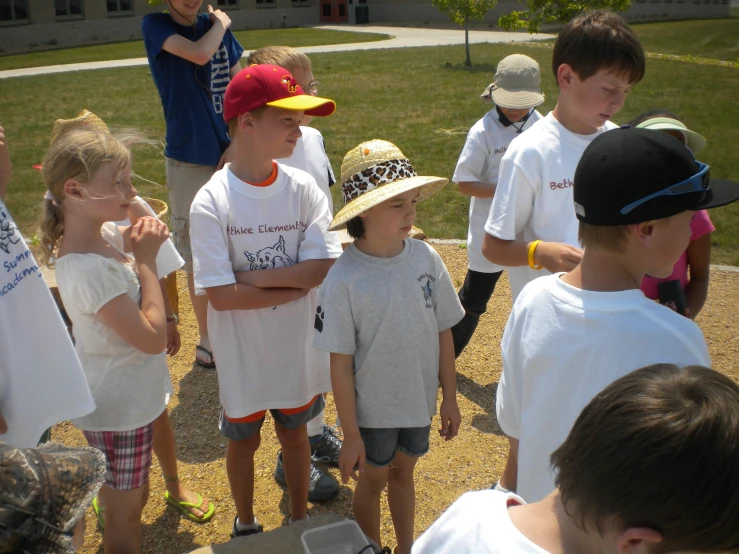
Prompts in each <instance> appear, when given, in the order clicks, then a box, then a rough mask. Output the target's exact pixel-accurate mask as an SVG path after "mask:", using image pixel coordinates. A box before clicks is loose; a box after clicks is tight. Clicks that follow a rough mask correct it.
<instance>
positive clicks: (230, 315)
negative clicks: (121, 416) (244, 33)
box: [190, 65, 341, 536]
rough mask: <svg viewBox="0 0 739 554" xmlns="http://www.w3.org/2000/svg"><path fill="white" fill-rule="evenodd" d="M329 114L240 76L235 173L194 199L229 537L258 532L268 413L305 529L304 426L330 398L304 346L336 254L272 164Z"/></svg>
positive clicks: (316, 196) (319, 364) (292, 174)
mask: <svg viewBox="0 0 739 554" xmlns="http://www.w3.org/2000/svg"><path fill="white" fill-rule="evenodd" d="M335 108H336V105H335V103H334V102H333V101H332V100H327V99H325V98H317V97H314V96H310V95H306V94H305V93H304V92H303V91H302V89H301V88H300V86H299V85H298V84H297V82H296V81H295V80H294V79H293V76H292V75H291V74H290V73H289V72H288V71H287V70H285V69H283V68H281V67H278V66H273V65H254V66H251V67H248V68H246V69H244V70H242V71H241V72H240V73H239V74H238V75H236V77H234V78H233V79H232V80H231V83H230V84H229V86H228V89H227V90H226V95H225V99H224V117H225V119H226V120H227V122H228V125H229V131H230V134H231V137H232V139H233V143H232V145H233V147H234V148H235V154H236V155H235V157H234V162H233V163H231V164H229V165H227V166H226V167H225V168H224V169H222V170H221V171H218V172H217V173H216V174H215V175H214V176H213V179H211V180H210V181H209V182H208V183H207V184H206V185H205V186H204V187H203V188H202V189H201V190H200V191H199V192H198V193H197V195H196V196H195V200H194V201H193V204H192V209H191V212H190V216H191V233H190V236H191V242H192V250H193V259H194V269H195V285H196V289H197V290H198V291H199V292H200V293H201V294H202V293H205V294H206V295H207V296H208V300H209V301H210V308H209V311H208V327H209V329H210V338H211V344H212V346H213V353H214V355H215V357H216V359H217V360H218V365H217V372H218V384H219V388H220V399H221V404H222V405H223V412H222V414H221V421H220V429H221V432H222V433H223V435H224V436H225V437H226V438H228V439H229V442H228V449H227V453H226V469H227V472H228V476H229V481H230V484H231V492H232V494H233V497H234V503H235V504H236V511H237V517H236V518H235V519H234V525H233V529H232V536H244V535H249V534H252V533H257V532H260V531H261V530H262V528H261V526H260V525H259V523H258V522H257V520H256V518H255V517H254V454H255V452H256V450H257V448H258V447H259V442H260V429H261V426H262V424H263V422H264V417H265V412H266V410H270V412H271V413H272V416H273V418H274V419H275V430H276V432H277V438H278V440H279V441H280V444H281V446H282V457H283V465H284V471H285V476H286V481H287V488H288V493H289V497H290V508H289V509H290V521H291V522H292V521H297V520H301V519H306V518H307V517H308V514H307V506H306V504H307V500H308V487H309V472H310V465H311V459H310V446H309V442H308V434H307V431H306V424H307V422H308V421H310V420H311V419H313V418H314V417H315V416H316V415H317V414H318V413H319V412H320V411H321V410H322V409H323V396H322V393H324V392H326V391H328V390H330V376H329V366H328V362H329V361H328V355H327V354H325V353H322V352H318V351H317V350H315V349H314V348H313V347H312V345H311V338H312V329H313V325H314V322H315V310H316V306H317V291H316V287H317V286H318V285H320V284H321V282H322V281H323V279H324V277H325V276H326V273H328V270H329V268H330V267H331V265H332V264H333V260H334V259H335V258H338V257H339V255H340V254H341V244H340V243H339V241H338V239H337V238H336V236H335V234H334V233H329V232H328V226H329V224H330V222H331V213H330V212H329V209H328V201H327V200H326V196H325V195H324V194H323V193H322V192H321V190H320V189H319V188H318V186H317V184H316V181H315V179H313V177H311V176H310V175H308V174H307V173H305V172H304V171H300V170H297V169H293V168H289V167H287V166H284V165H282V164H278V163H277V162H274V161H273V160H275V159H279V158H285V157H288V156H289V155H290V154H291V153H292V151H293V149H294V148H295V144H296V142H297V139H298V138H299V137H300V128H299V123H300V120H301V118H302V117H303V114H304V112H306V113H308V115H317V116H327V115H331V114H332V113H333V112H334V110H335Z"/></svg>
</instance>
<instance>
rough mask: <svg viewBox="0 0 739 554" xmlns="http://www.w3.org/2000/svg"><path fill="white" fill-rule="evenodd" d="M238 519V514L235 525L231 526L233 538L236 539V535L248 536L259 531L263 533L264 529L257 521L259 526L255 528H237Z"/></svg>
mask: <svg viewBox="0 0 739 554" xmlns="http://www.w3.org/2000/svg"><path fill="white" fill-rule="evenodd" d="M238 519H239V516H236V517H235V518H234V524H233V527H231V538H232V539H235V538H236V537H248V536H249V535H256V534H257V533H261V532H262V531H264V528H263V527H262V524H261V523H257V526H256V527H255V528H254V529H244V530H241V531H240V530H239V529H237V528H236V522H237V521H238ZM254 521H256V518H254Z"/></svg>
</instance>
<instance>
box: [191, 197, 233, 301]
mask: <svg viewBox="0 0 739 554" xmlns="http://www.w3.org/2000/svg"><path fill="white" fill-rule="evenodd" d="M201 191H202V189H201ZM190 246H191V248H192V265H193V273H194V274H195V294H198V295H202V294H205V289H207V288H210V287H219V286H222V285H232V284H234V283H235V282H236V276H235V275H234V272H233V264H232V263H231V258H230V256H229V250H228V237H227V236H226V235H225V231H224V228H223V226H222V225H221V220H220V219H219V218H218V213H217V211H216V209H215V206H214V205H213V202H212V197H211V196H210V195H208V194H201V193H198V194H197V195H196V197H195V201H193V203H192V208H191V209H190Z"/></svg>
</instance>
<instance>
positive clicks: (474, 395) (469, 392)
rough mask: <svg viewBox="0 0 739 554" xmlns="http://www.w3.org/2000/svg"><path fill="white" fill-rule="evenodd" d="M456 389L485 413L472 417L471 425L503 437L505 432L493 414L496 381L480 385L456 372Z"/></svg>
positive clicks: (496, 390)
mask: <svg viewBox="0 0 739 554" xmlns="http://www.w3.org/2000/svg"><path fill="white" fill-rule="evenodd" d="M457 391H458V392H459V394H461V395H462V396H464V397H465V398H466V399H467V400H469V401H470V402H474V403H475V404H477V405H478V406H480V407H481V408H482V409H483V410H485V413H486V414H487V415H480V414H477V415H475V416H473V418H472V426H473V427H474V428H475V429H477V430H478V431H480V432H482V433H487V434H490V433H492V434H493V435H498V436H499V437H504V436H505V433H504V432H503V430H502V429H501V428H500V425H498V418H497V417H496V415H495V395H496V393H497V392H498V383H490V384H489V385H480V384H479V383H476V382H475V381H473V380H472V379H470V378H469V377H467V376H466V375H463V374H461V373H457Z"/></svg>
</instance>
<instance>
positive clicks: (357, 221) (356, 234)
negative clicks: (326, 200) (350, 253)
mask: <svg viewBox="0 0 739 554" xmlns="http://www.w3.org/2000/svg"><path fill="white" fill-rule="evenodd" d="M346 232H347V233H349V236H350V237H351V238H353V239H355V240H356V239H363V238H364V221H362V218H361V217H359V216H356V217H353V218H351V219H350V220H349V221H347V222H346Z"/></svg>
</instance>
